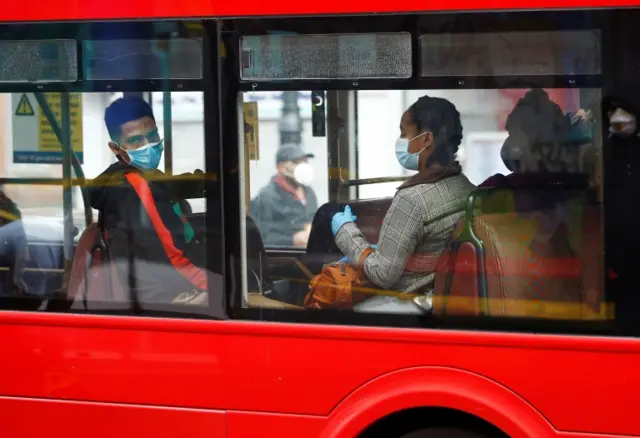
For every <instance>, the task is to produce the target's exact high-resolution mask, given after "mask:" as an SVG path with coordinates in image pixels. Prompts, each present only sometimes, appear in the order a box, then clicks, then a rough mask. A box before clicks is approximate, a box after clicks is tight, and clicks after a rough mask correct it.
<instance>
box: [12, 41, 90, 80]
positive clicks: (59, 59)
mask: <svg viewBox="0 0 640 438" xmlns="http://www.w3.org/2000/svg"><path fill="white" fill-rule="evenodd" d="M76 44H77V43H76V41H74V40H48V41H46V40H43V41H0V83H2V82H8V83H13V82H16V83H19V82H74V81H76V80H78V54H77V47H76Z"/></svg>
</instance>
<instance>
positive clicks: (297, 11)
mask: <svg viewBox="0 0 640 438" xmlns="http://www.w3.org/2000/svg"><path fill="white" fill-rule="evenodd" d="M635 5H636V4H635V2H634V1H629V0H606V1H603V0H484V1H478V0H437V1H424V0H404V1H402V2H390V1H388V0H352V1H350V2H342V1H339V0H328V1H323V2H292V1H286V0H280V1H275V2H264V1H260V0H246V1H242V2H228V1H219V0H188V1H175V0H111V1H108V2H100V1H86V0H84V1H81V0H61V1H59V2H51V1H47V0H36V1H32V2H4V4H3V6H2V8H0V22H3V21H41V20H46V21H53V20H98V19H127V18H128V19H140V18H142V17H144V18H156V19H157V18H204V17H242V16H252V17H260V16H274V15H280V16H286V15H307V14H312V15H323V14H324V15H330V14H363V13H383V12H424V11H475V10H491V9H495V10H508V9H548V8H567V9H575V8H603V7H625V6H635Z"/></svg>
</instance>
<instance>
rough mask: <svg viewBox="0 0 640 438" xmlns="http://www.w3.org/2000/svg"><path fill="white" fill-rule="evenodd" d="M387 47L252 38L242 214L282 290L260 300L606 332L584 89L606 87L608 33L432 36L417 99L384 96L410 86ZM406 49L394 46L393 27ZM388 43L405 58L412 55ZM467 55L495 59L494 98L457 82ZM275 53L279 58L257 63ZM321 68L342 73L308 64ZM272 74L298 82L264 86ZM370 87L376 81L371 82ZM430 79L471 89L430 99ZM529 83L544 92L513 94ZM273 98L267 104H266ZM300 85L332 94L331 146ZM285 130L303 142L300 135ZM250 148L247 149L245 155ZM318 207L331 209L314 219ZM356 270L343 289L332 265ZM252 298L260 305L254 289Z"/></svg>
mask: <svg viewBox="0 0 640 438" xmlns="http://www.w3.org/2000/svg"><path fill="white" fill-rule="evenodd" d="M293 21H295V20H292V25H293ZM321 21H322V20H320V19H318V20H312V22H311V21H310V22H309V23H308V24H309V28H310V29H315V27H314V26H318V28H320V26H319V23H320V22H321ZM338 27H339V26H337V25H336V26H334V29H337V28H338ZM364 27H365V25H364V23H363V24H362V27H358V29H362V28H364ZM389 35H390V34H385V36H384V38H383V39H380V36H379V35H378V34H374V33H372V34H370V35H367V36H364V35H362V34H358V38H355V39H349V38H347V37H346V36H345V39H340V38H341V37H339V36H337V35H331V36H326V38H327V44H329V45H330V46H331V44H333V41H338V40H339V41H340V44H339V45H338V47H339V48H336V51H335V52H332V51H323V50H320V49H319V48H318V47H319V46H320V44H319V41H320V40H321V39H322V38H325V35H316V39H315V40H313V41H314V42H313V44H312V43H310V42H309V41H310V40H308V39H307V38H306V37H301V38H300V39H299V40H296V38H295V36H287V37H286V38H282V39H277V38H276V37H265V38H264V39H262V40H261V41H262V43H261V44H262V46H261V49H260V50H261V52H258V51H253V49H252V48H251V47H248V48H245V47H244V46H242V42H241V49H242V50H244V52H243V56H245V55H246V56H245V58H246V59H244V60H243V64H242V65H243V68H244V70H243V72H244V73H246V71H247V70H248V68H247V67H246V66H247V65H250V67H251V68H250V69H249V70H251V71H252V72H258V73H255V76H250V77H248V78H247V79H251V81H252V82H251V84H246V85H247V89H248V87H249V85H250V86H251V91H249V90H247V91H244V92H243V94H242V96H243V99H242V101H243V102H245V106H246V102H255V103H256V106H257V113H258V119H259V120H258V123H257V124H256V127H257V128H258V130H259V135H260V140H259V144H260V156H259V158H258V157H257V154H256V155H254V156H252V157H250V159H251V160H252V161H251V162H250V163H249V172H248V178H246V179H245V181H247V180H248V181H249V184H250V185H251V187H250V192H251V200H250V203H249V204H248V205H247V207H248V209H247V213H248V214H249V215H250V216H251V217H252V218H253V219H254V221H255V222H256V225H257V228H258V229H259V231H260V234H261V237H262V240H263V242H264V244H265V247H266V256H267V258H266V259H267V264H268V266H269V269H270V275H271V277H272V280H273V290H270V291H266V292H265V293H264V294H263V295H264V297H265V298H268V299H270V300H273V301H277V302H279V303H281V304H282V305H284V306H293V308H297V309H298V310H300V311H302V310H306V311H308V312H318V311H320V312H321V311H322V310H325V311H331V310H336V309H342V310H344V309H349V310H352V311H353V312H354V313H358V314H364V313H384V314H405V315H431V314H434V315H438V316H441V317H449V316H492V317H525V318H543V319H561V320H605V319H608V318H610V317H611V316H612V313H611V307H609V306H608V305H607V303H606V299H605V295H604V275H603V271H604V258H603V250H604V245H603V233H602V214H603V213H602V208H601V189H602V187H601V180H602V179H601V175H600V173H601V171H600V169H601V168H602V147H603V146H602V145H603V141H602V126H601V125H600V123H601V119H600V118H599V116H598V115H597V114H598V113H599V108H600V103H601V100H602V95H601V89H600V88H599V86H595V85H591V84H595V83H597V82H599V81H600V76H599V75H601V73H602V71H601V70H602V68H601V66H600V62H601V60H600V56H601V54H600V46H599V44H600V40H599V31H598V30H597V29H595V30H594V29H584V30H575V31H571V32H564V31H561V30H558V31H557V32H555V31H542V32H540V33H539V34H538V33H536V32H533V31H528V32H519V31H518V29H513V28H511V29H510V32H508V33H500V32H497V33H495V34H493V33H491V32H484V33H481V35H480V37H479V38H478V39H477V40H476V39H474V37H473V35H471V34H468V35H467V34H456V35H452V36H450V37H449V35H445V34H438V35H436V36H435V37H434V38H428V36H429V35H425V36H423V37H421V38H420V56H421V57H420V58H419V62H420V65H418V66H414V67H416V68H414V71H415V72H416V74H417V75H418V76H419V77H421V78H428V80H429V81H430V82H429V83H430V84H432V85H433V86H432V87H429V88H427V87H424V88H421V87H407V89H402V88H403V87H402V86H395V87H393V86H390V85H391V82H393V81H392V79H389V80H388V81H389V82H387V83H386V87H385V82H384V80H382V79H380V78H385V77H388V78H393V79H397V80H400V79H399V78H401V77H402V74H403V72H404V70H403V69H400V68H399V69H398V71H397V72H394V71H390V70H389V68H390V67H389V65H390V64H389V59H388V58H385V56H390V55H389V54H388V53H387V52H386V50H387V49H388V47H389V44H390V43H389V41H393V37H390V36H389ZM396 36H397V39H398V41H401V39H402V35H401V32H400V29H398V34H397V35H396ZM534 37H535V38H534ZM386 38H390V40H389V41H388V40H387V39H386ZM536 38H539V41H538V40H537V39H536ZM474 41H475V42H474ZM536 41H538V42H536ZM540 41H544V44H542V43H541V42H540ZM472 42H473V44H472ZM332 47H333V46H332ZM394 47H395V49H394V50H396V55H395V56H397V57H399V58H402V57H403V56H404V55H403V52H402V50H405V49H406V50H410V47H409V48H405V47H404V46H403V45H402V44H400V43H398V44H397V45H396V46H394ZM472 49H474V50H475V49H477V50H478V51H479V52H482V53H484V54H485V55H486V56H485V55H483V56H481V57H480V58H479V59H477V60H475V61H474V62H476V64H478V65H476V67H477V69H478V70H477V71H481V72H483V73H482V74H483V76H487V77H491V78H493V79H491V80H486V78H485V79H484V83H485V84H488V83H492V84H493V85H492V86H482V85H480V84H481V83H482V81H480V80H477V82H478V84H479V85H478V86H477V87H470V86H469V85H468V83H467V82H466V81H465V80H463V78H462V77H465V78H466V77H468V76H470V73H469V70H468V69H469V68H470V67H469V65H468V64H467V62H471V61H469V58H468V56H466V55H465V56H463V55H462V53H467V52H468V51H470V50H472ZM278 50H279V51H278ZM532 50H535V51H537V53H539V55H540V58H539V59H536V60H535V62H534V61H531V62H529V64H526V63H524V61H522V60H521V57H522V56H521V55H522V53H525V52H526V51H532ZM376 51H378V52H376ZM254 52H255V53H256V54H255V56H253V55H251V56H249V55H247V53H250V54H253V53H254ZM514 52H517V53H516V54H514ZM257 53H260V55H258V54H257ZM295 53H298V54H300V56H301V57H302V58H296V57H295V56H294V54H295ZM303 53H304V54H303ZM365 53H366V54H365ZM370 53H374V54H375V56H373V55H372V56H373V59H378V61H379V62H378V64H372V63H371V59H372V56H369V55H368V54H370ZM426 53H431V54H432V56H431V55H430V56H427V55H425V54H426ZM265 54H269V56H270V57H269V60H270V61H269V62H266V61H264V62H263V61H261V60H262V59H263V58H261V56H266V55H265ZM518 54H519V55H518ZM314 56H317V57H322V56H324V57H325V58H326V60H325V61H323V62H326V63H327V65H338V66H339V67H335V66H333V67H327V66H324V67H320V65H321V63H318V64H313V63H306V62H304V59H307V58H313V57H314ZM332 56H336V57H337V58H336V59H335V60H334V59H333V58H331V57H332ZM516 58H517V59H518V60H519V61H518V62H516V61H514V59H516ZM474 59H475V58H474ZM556 60H558V61H557V62H556ZM245 61H246V64H245ZM520 61H522V62H520ZM560 61H561V62H560ZM261 62H263V64H261ZM359 62H362V73H358V71H359V70H358V69H359V68H360V67H359V64H358V63H359ZM332 63H334V64H332ZM347 65H348V68H347V67H345V66H347ZM378 66H379V68H380V72H376V68H377V67H378ZM476 67H473V68H472V70H473V69H475V68H476ZM265 69H266V70H269V69H272V70H269V71H265ZM289 69H290V70H289ZM241 70H242V69H241ZM325 70H326V71H325ZM473 71H475V70H473ZM323 75H325V76H323ZM340 75H342V76H340ZM562 75H566V76H571V77H573V76H580V77H582V76H585V75H590V76H589V78H588V80H583V85H582V86H569V85H571V84H574V83H575V81H573V80H572V81H573V82H566V84H567V85H566V86H553V85H547V84H553V83H557V82H558V81H557V80H555V79H554V80H546V78H548V77H551V76H553V77H554V78H555V77H557V76H562ZM241 77H242V74H241ZM276 77H277V78H278V80H279V81H281V82H286V83H287V86H286V87H282V88H280V89H279V86H278V82H276V83H271V82H270V81H271V80H273V79H275V78H276ZM371 77H375V78H376V81H377V82H370V83H369V82H367V79H368V78H371ZM434 77H439V78H448V77H451V78H456V79H455V81H449V82H448V83H449V84H457V85H464V86H462V87H458V86H456V85H449V86H448V87H447V88H437V86H435V85H436V84H437V81H436V80H435V79H433V78H434ZM518 77H526V78H527V81H529V82H531V83H532V84H533V85H532V86H529V87H517V88H514V87H512V86H509V84H510V83H514V82H517V79H518ZM264 78H267V79H264ZM304 78H308V79H309V81H310V82H313V81H319V80H321V79H323V78H324V79H325V81H326V84H329V86H326V87H325V88H324V89H323V90H321V89H320V87H318V86H317V85H316V86H315V87H314V88H311V86H312V84H311V83H306V82H305V80H304ZM457 78H460V79H457ZM340 80H342V82H339V81H340ZM442 80H443V81H444V82H447V81H446V80H445V79H442ZM261 81H262V82H261ZM287 81H288V82H287ZM332 81H335V83H336V84H337V83H339V84H340V86H337V87H336V88H339V89H338V90H335V89H333V87H331V84H332V83H333V82H332ZM398 83H399V84H401V83H402V82H398ZM419 83H420V82H419V81H416V82H415V84H419ZM424 83H425V84H426V81H425V82H424ZM262 84H265V86H266V85H267V84H268V88H269V91H260V88H261V85H262ZM364 84H366V86H365V85H364ZM412 84H413V83H412ZM349 85H351V86H349ZM305 87H308V88H307V89H313V90H314V93H316V95H317V93H324V94H323V95H324V96H325V102H326V135H318V136H316V137H314V136H313V133H314V131H315V129H310V128H311V127H315V126H314V125H313V123H312V122H313V120H312V118H313V113H312V111H311V108H312V106H313V105H314V103H315V102H314V101H313V100H312V99H311V96H310V94H311V93H309V92H304V91H301V90H302V89H304V88H305ZM360 88H362V89H360ZM456 88H458V89H456ZM290 90H294V91H290ZM295 90H297V95H296V91H295ZM287 96H294V97H293V98H292V99H295V104H291V102H292V101H288V100H287V99H288V97H287ZM296 97H297V99H296ZM267 112H269V115H267ZM245 117H246V114H245ZM292 128H297V129H298V131H297V132H295V131H294V132H293V135H292V134H291V133H290V132H288V131H287V130H290V129H292ZM245 129H246V120H245ZM278 133H279V134H280V136H281V138H280V141H278V138H277V135H278ZM284 138H286V139H287V140H285V141H283V139H284ZM247 143H251V139H250V138H248V137H247V136H246V135H245V137H244V142H243V143H241V147H242V145H244V147H245V148H246V147H247ZM267 151H268V152H267ZM246 153H247V152H245V154H246ZM280 160H281V161H282V163H281V162H280ZM309 163H312V165H311V166H309ZM325 163H326V167H325ZM301 168H302V169H303V170H305V172H306V171H308V170H310V169H313V170H314V171H315V172H314V173H313V174H314V178H313V179H311V178H310V179H309V180H306V179H305V178H306V177H307V174H303V173H302V171H301V170H300V169H301ZM318 170H320V171H321V172H323V173H322V174H321V177H319V175H318ZM324 172H326V173H324ZM325 190H326V192H325ZM311 193H318V194H320V195H319V196H315V197H314V198H313V199H314V200H316V201H317V203H318V204H317V207H316V205H313V208H312V209H309V208H308V207H309V203H308V202H307V201H308V199H309V197H310V194H311ZM324 193H326V196H325V195H324ZM311 210H313V211H315V214H312V213H313V211H311ZM309 227H310V228H309ZM274 236H278V237H277V239H276V238H275V237H274ZM247 240H249V239H247ZM336 263H337V265H334V266H335V268H334V270H333V271H332V269H331V265H332V264H336ZM345 264H346V265H349V266H352V267H353V269H354V271H351V272H352V273H353V278H352V282H351V285H352V286H354V289H353V290H350V289H348V288H345V287H344V286H340V284H341V280H340V279H339V278H334V277H332V275H336V276H339V275H342V276H343V277H344V276H345V275H346V274H345V272H344V268H343V269H342V271H340V268H339V266H343V265H345ZM340 272H342V274H340ZM323 273H324V276H323V275H322V274H323ZM312 279H313V281H311V280H312ZM248 292H249V295H250V298H251V295H252V293H254V292H255V291H252V290H249V291H248ZM254 304H255V306H257V307H263V306H264V307H274V306H275V307H278V305H277V304H274V303H273V302H269V303H267V302H266V301H261V302H260V303H258V302H257V301H254ZM249 306H250V307H252V301H251V299H250V300H249Z"/></svg>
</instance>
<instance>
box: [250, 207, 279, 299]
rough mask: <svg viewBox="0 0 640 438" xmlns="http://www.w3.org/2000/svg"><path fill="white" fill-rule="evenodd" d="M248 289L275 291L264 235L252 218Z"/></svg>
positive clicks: (253, 290)
mask: <svg viewBox="0 0 640 438" xmlns="http://www.w3.org/2000/svg"><path fill="white" fill-rule="evenodd" d="M246 219H247V222H246V233H247V289H248V290H249V292H267V291H273V289H274V284H273V280H272V278H271V272H270V268H269V259H268V257H267V251H266V250H265V248H264V242H263V240H262V234H260V230H259V229H258V226H257V225H256V223H255V222H254V221H253V219H252V218H251V217H250V216H247V218H246Z"/></svg>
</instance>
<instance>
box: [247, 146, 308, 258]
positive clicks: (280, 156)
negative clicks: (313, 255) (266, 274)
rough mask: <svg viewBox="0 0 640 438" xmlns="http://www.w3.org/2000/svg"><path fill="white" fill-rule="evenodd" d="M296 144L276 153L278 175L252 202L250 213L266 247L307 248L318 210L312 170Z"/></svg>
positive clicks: (282, 147)
mask: <svg viewBox="0 0 640 438" xmlns="http://www.w3.org/2000/svg"><path fill="white" fill-rule="evenodd" d="M310 158H313V154H309V153H306V152H304V151H303V150H302V148H301V147H300V146H297V145H295V144H288V145H283V146H281V147H280V148H279V149H278V152H277V153H276V169H277V173H276V174H275V175H274V176H273V178H271V180H270V181H269V182H268V183H267V184H266V185H265V186H264V187H263V188H262V189H260V192H259V193H258V195H257V196H256V197H255V198H254V199H253V200H252V201H251V206H250V210H249V211H250V213H251V217H252V218H253V220H254V221H255V222H256V225H257V226H258V229H259V230H260V234H261V235H262V239H263V240H264V243H265V245H273V246H297V247H301V248H306V247H307V242H308V240H309V233H310V231H311V222H312V221H313V216H314V215H315V213H316V210H317V209H318V202H317V201H316V195H315V193H314V192H313V189H312V188H311V187H310V184H311V182H312V181H313V167H312V166H311V165H310V164H309V163H308V160H309V159H310Z"/></svg>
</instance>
